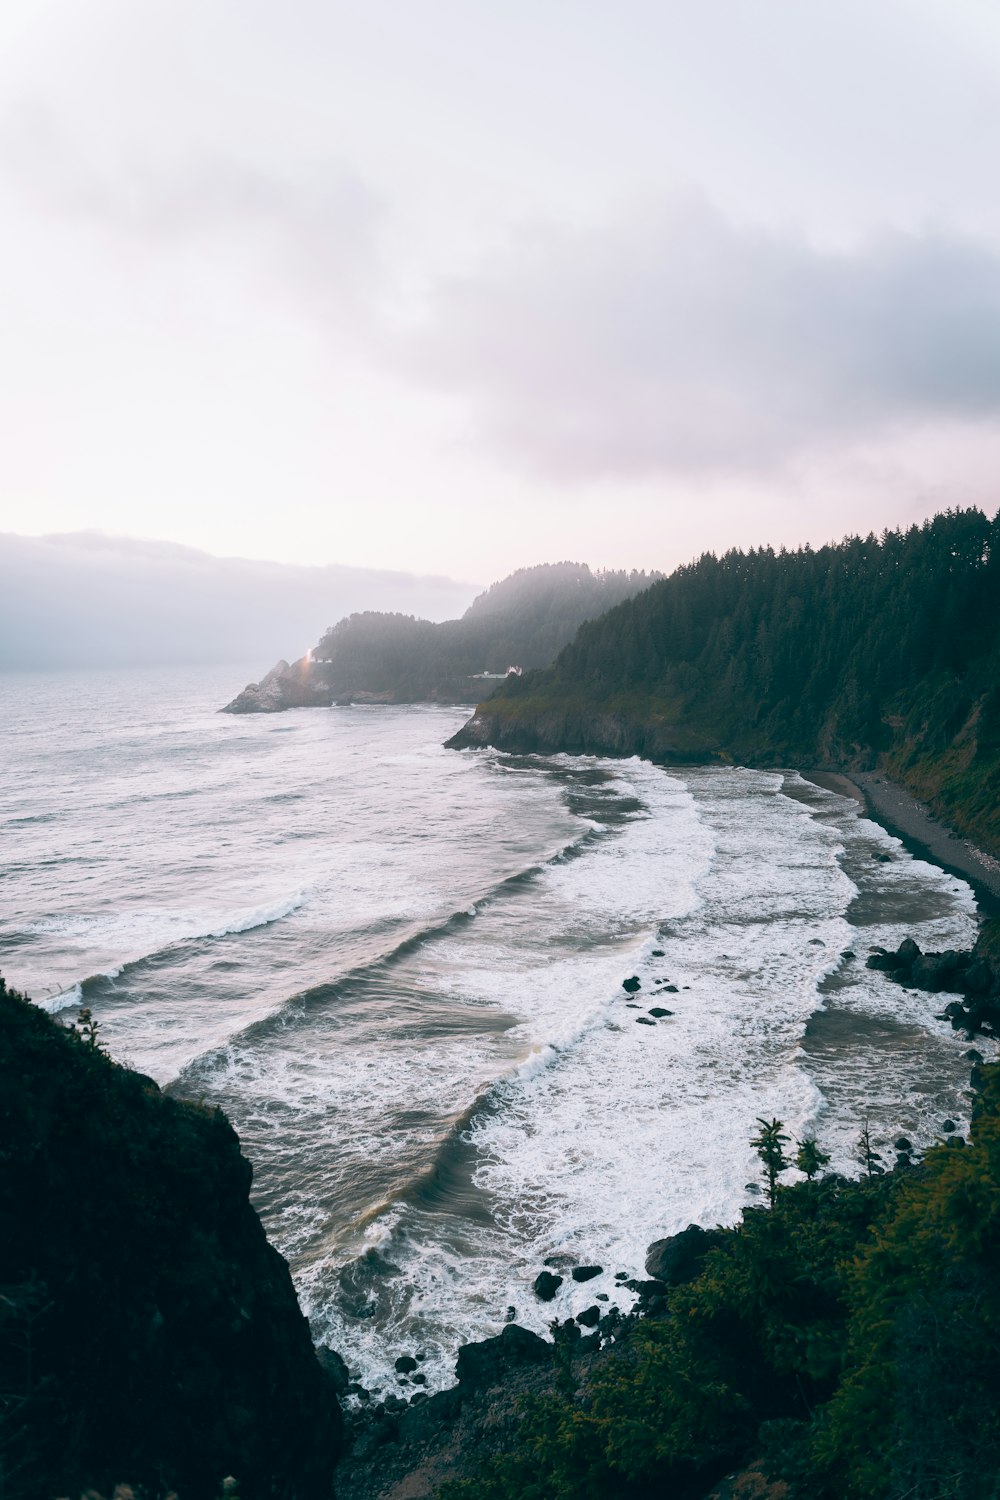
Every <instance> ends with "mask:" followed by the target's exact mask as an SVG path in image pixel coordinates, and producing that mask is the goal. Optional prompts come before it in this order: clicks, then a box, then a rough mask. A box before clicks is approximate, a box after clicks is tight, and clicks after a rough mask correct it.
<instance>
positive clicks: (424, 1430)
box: [398, 1386, 462, 1443]
mask: <svg viewBox="0 0 1000 1500" xmlns="http://www.w3.org/2000/svg"><path fill="white" fill-rule="evenodd" d="M418 1397H419V1398H420V1399H419V1400H418V1399H417V1398H418ZM461 1409H462V1393H461V1391H459V1390H458V1389H457V1388H456V1387H454V1386H453V1387H452V1389H451V1390H449V1391H438V1392H437V1394H436V1395H434V1396H428V1395H427V1392H426V1391H415V1392H414V1395H413V1401H412V1402H411V1404H410V1405H409V1406H407V1407H406V1409H405V1410H404V1412H403V1413H402V1415H401V1416H400V1418H399V1427H398V1432H399V1441H400V1442H401V1443H426V1442H427V1441H428V1440H429V1439H431V1438H433V1437H434V1436H436V1434H437V1433H438V1432H440V1431H441V1430H442V1429H443V1428H447V1427H450V1426H451V1425H452V1423H453V1422H455V1421H456V1419H457V1417H458V1414H459V1412H460V1411H461Z"/></svg>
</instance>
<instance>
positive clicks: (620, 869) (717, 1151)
mask: <svg viewBox="0 0 1000 1500" xmlns="http://www.w3.org/2000/svg"><path fill="white" fill-rule="evenodd" d="M250 675H252V673H251V671H249V670H247V671H246V672H243V673H241V672H239V671H237V672H235V673H234V672H232V671H229V672H220V671H218V670H214V671H208V670H205V669H199V670H197V671H194V670H192V671H188V672H184V671H177V672H166V671H158V672H152V673H139V672H126V671H123V672H109V673H90V674H88V673H79V674H68V675H62V674H46V675H39V676H31V675H10V676H7V677H4V678H2V679H0V684H2V690H3V713H2V722H0V830H2V837H3V849H4V857H3V861H2V867H0V877H2V882H3V887H2V888H3V894H4V900H3V905H2V922H0V959H2V966H3V970H4V973H5V975H6V977H7V979H8V982H9V983H11V984H13V985H15V986H16V987H18V988H21V989H23V990H26V991H27V992H29V993H30V994H31V995H32V997H33V998H34V1000H35V1001H36V1003H38V1004H40V1005H43V1006H45V1007H46V1008H48V1009H49V1010H51V1011H53V1012H55V1013H57V1014H58V1015H59V1016H60V1019H61V1020H63V1021H67V1022H72V1021H73V1020H74V1018H75V1016H76V1015H77V1014H78V1011H79V1007H80V1006H81V1005H87V1006H89V1007H90V1008H91V1010H92V1011H93V1013H94V1015H95V1016H96V1018H97V1020H98V1022H99V1025H100V1036H101V1039H102V1041H103V1042H104V1044H105V1045H106V1046H107V1048H108V1049H109V1051H110V1052H111V1053H112V1055H113V1056H115V1057H116V1058H119V1059H121V1060H123V1061H126V1062H128V1063H129V1064H130V1065H131V1066H133V1067H135V1068H137V1069H139V1070H140V1071H141V1072H143V1073H146V1074H148V1075H150V1076H152V1077H153V1078H155V1079H156V1080H157V1082H158V1083H160V1084H161V1086H164V1087H167V1088H169V1089H170V1090H171V1091H173V1092H175V1093H177V1094H178V1095H181V1096H184V1097H188V1098H192V1099H197V1100H201V1101H204V1102H206V1103H209V1104H218V1105H220V1106H221V1107H222V1108H223V1109H224V1110H225V1111H226V1113H227V1114H228V1116H229V1117H230V1119H231V1120H232V1122H233V1124H234V1125H235V1127H236V1129H237V1130H238V1131H239V1134H240V1137H241V1140H242V1143H243V1150H244V1153H245V1154H246V1155H247V1156H248V1157H249V1159H250V1161H251V1162H252V1163H253V1167H254V1201H255V1203H256V1205H257V1207H258V1209H259V1211H260V1213H261V1215H262V1217H263V1219H264V1223H265V1225H266V1228H267V1231H268V1234H269V1236H270V1238H271V1239H272V1241H273V1242H274V1243H275V1244H276V1245H277V1246H278V1248H279V1249H280V1250H281V1251H282V1253H283V1254H284V1255H285V1256H286V1257H287V1258H288V1260H289V1263H290V1265H291V1268H292V1273H293V1276H294V1278H295V1282H296V1286H297V1289H298V1292H299V1296H300V1300H301V1301H302V1305H303V1307H304V1309H305V1311H306V1312H307V1314H308V1315H309V1317H310V1320H311V1323H312V1327H313V1332H314V1335H315V1337H316V1338H317V1340H319V1341H322V1342H326V1343H328V1344H330V1345H331V1346H333V1347H334V1348H336V1349H338V1350H340V1351H341V1352H342V1353H343V1354H344V1356H345V1358H346V1359H347V1361H348V1364H349V1367H350V1369H351V1371H352V1372H353V1373H354V1374H355V1376H356V1377H357V1378H358V1379H359V1380H360V1381H361V1382H362V1383H363V1384H364V1385H365V1386H366V1387H368V1388H370V1389H372V1390H373V1391H377V1392H385V1391H388V1390H389V1389H393V1388H397V1386H398V1379H399V1378H398V1377H397V1376H396V1374H395V1372H394V1370H393V1361H394V1359H395V1358H396V1356H398V1355H399V1354H401V1353H413V1354H419V1355H421V1356H422V1359H421V1368H422V1369H423V1371H424V1373H425V1374H426V1376H427V1382H428V1388H433V1387H434V1386H435V1385H444V1384H448V1383H450V1382H451V1380H452V1379H453V1370H454V1359H455V1352H456V1349H457V1347H458V1346H459V1345H460V1344H461V1343H463V1342H466V1341H468V1340H470V1339H476V1338H482V1337H486V1336H488V1335H490V1334H493V1333H496V1332H498V1331H499V1329H500V1328H501V1327H502V1326H503V1324H504V1322H505V1321H506V1320H508V1319H510V1318H512V1317H513V1318H516V1319H517V1321H518V1322H520V1323H522V1324H524V1325H526V1326H527V1327H530V1328H533V1329H536V1330H537V1331H539V1332H544V1331H545V1330H546V1327H547V1325H548V1323H549V1321H550V1320H551V1319H552V1318H554V1317H558V1318H565V1317H569V1316H573V1315H575V1314H576V1313H577V1312H579V1311H580V1310H582V1309H583V1308H584V1307H586V1306H588V1305H590V1304H591V1303H593V1302H594V1301H595V1298H596V1297H597V1296H598V1295H599V1294H600V1295H601V1296H602V1297H606V1298H607V1301H606V1302H605V1301H603V1300H602V1301H601V1302H600V1303H599V1305H600V1306H601V1307H602V1309H606V1308H608V1307H610V1306H612V1305H614V1304H617V1305H618V1306H620V1307H622V1308H623V1309H624V1308H627V1306H628V1305H629V1303H630V1300H631V1294H630V1293H629V1292H628V1291H627V1290H623V1289H622V1288H621V1287H620V1285H619V1284H618V1282H616V1280H615V1273H616V1272H624V1273H627V1274H628V1275H629V1276H630V1277H641V1276H642V1275H643V1260H644V1255H645V1250H646V1247H647V1245H648V1244H649V1243H650V1242H651V1241H652V1240H653V1239H656V1238H658V1237H661V1236H663V1235H665V1234H669V1233H672V1232H675V1231H676V1230H678V1229H680V1228H683V1227H684V1225H686V1224H688V1223H689V1222H692V1221H695V1222H700V1223H702V1224H713V1223H731V1222H733V1221H734V1220H735V1219H736V1218H737V1217H738V1215H739V1213H740V1211H741V1209H742V1208H743V1207H744V1206H746V1205H749V1204H754V1203H759V1202H760V1168H759V1163H758V1162H757V1160H756V1157H755V1156H754V1153H753V1150H752V1148H751V1146H750V1139H751V1137H752V1135H753V1134H754V1131H755V1128H756V1126H755V1122H756V1120H757V1118H758V1117H765V1118H767V1119H771V1118H772V1117H777V1118H779V1119H781V1120H782V1121H784V1123H785V1126H786V1130H787V1132H788V1133H789V1135H791V1136H792V1137H794V1138H801V1137H802V1136H803V1135H805V1134H814V1135H815V1136H816V1137H817V1139H818V1141H819V1142H820V1144H821V1146H822V1147H823V1148H824V1149H826V1150H827V1151H829V1152H830V1154H831V1156H832V1165H833V1166H834V1167H835V1168H837V1169H839V1170H842V1171H848V1172H856V1171H858V1170H859V1168H858V1164H857V1161H856V1153H855V1147H856V1141H857V1137H858V1135H859V1133H860V1130H861V1128H862V1126H863V1124H864V1122H865V1121H866V1120H867V1121H868V1123H869V1128H870V1130H871V1133H872V1135H873V1137H874V1139H875V1142H876V1145H877V1146H878V1147H879V1149H880V1151H881V1152H882V1153H883V1155H884V1156H885V1157H886V1159H887V1160H891V1158H892V1142H893V1140H894V1139H895V1138H896V1137H897V1136H899V1135H901V1134H903V1135H906V1136H907V1137H909V1139H910V1140H911V1141H913V1142H914V1143H915V1144H916V1145H918V1146H919V1145H925V1144H927V1143H928V1142H930V1141H931V1140H932V1139H933V1138H934V1137H935V1135H936V1134H937V1133H938V1132H939V1131H940V1127H941V1124H942V1122H943V1120H944V1119H945V1117H947V1116H950V1117H951V1118H953V1119H954V1120H956V1121H957V1122H959V1124H960V1125H963V1124H964V1123H965V1122H966V1121H967V1118H968V1113H969V1093H968V1081H969V1063H968V1060H967V1059H966V1057H965V1055H964V1054H965V1052H966V1051H967V1044H966V1043H964V1042H963V1040H962V1039H961V1037H958V1036H956V1034H955V1033H953V1032H952V1031H951V1029H950V1027H949V1026H947V1025H945V1024H943V1023H942V1022H940V1021H939V1020H937V1019H936V1018H935V1013H936V1011H937V1010H938V1009H939V1006H940V1000H939V999H938V998H937V997H934V996H930V995H926V994H920V993H915V992H909V993H908V992H906V991H904V990H903V989H901V988H900V987H899V986H897V985H894V984H892V983H890V982H889V981H888V980H887V979H886V978H885V977H884V976H883V975H881V974H878V973H875V972H872V971H870V970H868V969H866V967H865V958H866V957H867V954H868V952H869V950H870V949H871V948H872V947H873V946H875V945H877V944H881V945H884V946H886V947H894V946H896V945H897V944H898V943H899V941H900V940H901V939H902V938H903V937H904V936H907V935H912V936H914V937H916V939H917V941H918V942H919V943H920V944H921V946H922V947H925V948H929V949H939V948H945V947H967V946H969V945H970V944H971V942H972V941H973V939H974V936H975V929H976V905H975V899H974V896H973V893H972V891H971V889H970V888H969V887H968V885H966V884H965V883H964V882H963V881H961V880H960V879H958V878H957V877H955V876H953V875H950V874H947V873H945V872H943V871H942V870H940V869H938V868H937V867H935V866H933V865H930V864H926V863H924V862H922V861H920V860H917V859H914V858H912V857H911V856H910V855H909V854H908V853H907V852H906V850H905V849H904V848H903V847H902V846H901V844H900V843H899V842H898V840H896V839H895V838H893V837H892V836H891V835H890V834H888V833H886V832H885V831H884V830H883V829H881V828H880V827H879V826H878V825H876V824H874V823H872V822H870V821H869V820H868V819H867V818H866V817H865V816H864V815H863V812H862V809H861V808H860V807H859V805H858V804H857V803H856V802H855V801H854V800H852V799H850V798H846V797H842V796H839V795H837V794H835V793H832V792H829V791H825V790H821V789H820V788H819V787H817V786H815V785H813V784H812V783H810V782H808V781H806V780H803V778H802V777H801V776H800V775H799V774H798V772H797V771H796V770H795V769H793V768H790V769H788V770H786V771H757V770H749V769H745V768H730V767H710V768H708V767H706V768H681V769H676V770H669V771H667V770H664V769H662V768H658V767H655V766H652V765H650V764H648V763H645V762H642V761H639V760H635V759H632V760H628V761H615V760H608V759H601V758H596V757H570V756H559V755H557V756H548V757H536V756H526V757H514V756H508V755H502V754H499V753H497V752H495V751H493V750H476V751H463V752H458V753H456V752H454V751H448V750H445V749H444V748H443V742H444V741H445V740H446V739H447V738H448V736H449V735H450V734H452V733H453V732H454V730H455V729H457V728H458V726H459V724H460V723H461V722H462V721H463V719H464V718H465V716H466V710H463V709H461V708H441V707H432V706H427V705H419V706H408V707H359V706H355V707H351V708H336V709H331V710H318V709H312V710H298V711H294V712H290V713H286V714H282V715H276V716H259V717H249V718H233V717H229V716H227V715H222V714H219V713H217V712H216V709H217V707H218V705H219V704H220V703H222V702H225V701H226V700H227V699H228V698H229V697H231V696H232V693H233V691H235V689H236V688H237V687H238V686H239V684H240V681H241V680H242V678H243V677H248V676H250ZM632 979H635V980H638V984H639V987H638V988H637V989H636V988H634V986H633V987H632V990H631V992H630V991H629V990H626V989H625V988H623V981H625V980H632ZM653 1009H657V1010H664V1011H669V1012H670V1014H668V1015H663V1016H660V1017H654V1016H652V1015H651V1014H650V1011H651V1010H653ZM547 1260H548V1261H550V1262H551V1263H553V1264H554V1265H555V1266H556V1268H557V1269H560V1268H561V1269H562V1271H563V1274H564V1277H565V1279H564V1284H563V1286H562V1287H561V1289H560V1290H559V1292H558V1294H557V1296H556V1298H555V1300H554V1301H553V1302H551V1303H548V1304H543V1303H541V1302H540V1301H539V1300H538V1299H537V1298H536V1297H535V1296H534V1294H533V1292H532V1289H531V1286H532V1282H533V1280H534V1278H535V1276H536V1275H537V1274H538V1272H539V1270H541V1269H542V1266H543V1263H544V1262H545V1261H547ZM583 1262H586V1263H589V1264H597V1265H600V1266H602V1267H603V1268H604V1269H603V1272H602V1274H601V1275H600V1276H599V1277H597V1278H595V1279H593V1280H591V1281H589V1282H587V1283H586V1284H584V1285H577V1284H576V1283H574V1282H573V1281H572V1279H571V1278H570V1277H569V1275H568V1270H569V1268H570V1267H571V1266H572V1265H573V1264H575V1263H583Z"/></svg>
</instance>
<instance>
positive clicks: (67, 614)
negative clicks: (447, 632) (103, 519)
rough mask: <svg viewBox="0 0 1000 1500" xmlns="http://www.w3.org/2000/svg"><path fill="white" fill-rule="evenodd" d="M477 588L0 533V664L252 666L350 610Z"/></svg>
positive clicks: (139, 544)
mask: <svg viewBox="0 0 1000 1500" xmlns="http://www.w3.org/2000/svg"><path fill="white" fill-rule="evenodd" d="M478 592H479V588H478V586H476V585H474V584H469V583H461V582H457V581H456V580H454V579H451V578H442V577H427V576H420V575H417V574H414V573H398V572H392V571H390V570H388V569H374V568H350V567H344V566H339V565H337V564H331V565H329V566H327V567H313V568H310V567H295V566H291V565H285V564H281V563H269V562H254V561H252V560H250V559H247V558H236V557H213V556H211V555H210V554H209V553H207V552H199V551H197V550H196V549H194V548H191V547H182V546H178V545H177V544H175V543H170V542H155V541H144V540H141V539H134V538H131V537H120V536H106V535H104V534H103V533H99V532H75V533H70V534H62V535H57V536H47V537H28V536H17V535H14V534H12V533H9V532H8V533H6V534H2V533H0V668H6V669H18V668H20V669H23V668H39V667H42V668H49V667H81V666H86V667H90V666H112V667H114V666H159V665H167V664H176V663H184V662H199V663H200V662H205V663H208V662H233V663H236V664H238V665H239V666H240V667H241V668H246V669H247V670H249V669H251V668H255V670H256V672H257V674H258V675H259V674H260V673H261V672H264V671H266V670H267V668H268V667H270V666H272V665H273V663H274V661H275V660H276V658H278V657H279V656H284V657H286V658H288V659H294V658H296V657H298V656H301V655H302V653H303V651H305V649H306V647H307V646H310V645H313V644H315V642H316V641H317V640H318V639H319V637H320V636H321V635H322V633H323V631H324V630H325V629H326V628H327V626H329V625H331V624H334V623H335V622H336V621H337V620H339V619H341V618H342V617H343V616H344V615H347V614H351V613H353V612H354V611H355V610H364V609H385V610H399V611H400V612H402V613H403V614H416V615H421V616H423V617H424V618H429V619H432V620H442V619H450V618H454V617H455V616H457V615H460V614H461V613H462V611H463V610H464V609H466V608H467V606H468V605H469V604H470V603H471V602H472V599H473V598H474V596H475V595H476V594H477V593H478ZM238 685H239V684H237V686H238ZM234 690H235V689H234Z"/></svg>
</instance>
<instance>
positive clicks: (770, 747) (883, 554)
mask: <svg viewBox="0 0 1000 1500" xmlns="http://www.w3.org/2000/svg"><path fill="white" fill-rule="evenodd" d="M479 713H480V716H481V717H482V718H483V719H484V720H485V721H487V722H489V723H491V725H492V726H493V728H491V730H490V737H491V738H493V739H494V742H495V743H509V741H510V733H508V735H507V738H506V740H505V739H504V736H503V730H504V729H505V728H506V729H507V730H508V731H511V730H512V729H513V728H515V727H516V726H518V725H520V726H521V728H522V731H523V732H522V734H521V740H522V743H523V747H524V748H528V747H529V746H530V743H531V739H530V726H531V725H532V723H533V722H537V720H538V717H539V715H541V714H545V715H547V716H548V723H549V724H550V726H551V724H552V723H554V722H557V720H558V716H559V715H562V716H563V722H564V723H565V724H566V725H567V726H569V725H571V724H574V723H575V724H576V725H579V723H580V721H581V716H582V717H583V718H587V717H589V718H591V719H593V718H594V716H596V715H600V714H604V715H613V716H617V718H618V720H619V721H621V722H624V723H625V724H631V725H633V726H634V725H646V726H649V727H650V729H651V730H652V729H654V728H655V729H656V736H653V737H654V738H656V737H658V739H659V742H660V743H667V744H673V745H674V747H675V751H676V758H678V759H684V758H692V759H697V758H711V757H715V756H717V757H719V758H721V759H724V760H726V759H728V760H736V761H741V762H752V763H755V764H790V765H799V766H801V765H812V766H820V765H826V766H831V767H837V766H840V767H851V766H855V767H857V768H871V767H874V766H882V767H883V768H884V769H885V770H886V772H887V773H888V774H889V775H891V776H894V777H895V778H897V779H898V780H900V781H902V782H904V783H905V784H906V785H907V786H909V787H910V788H911V789H912V790H913V791H914V792H915V793H916V794H917V795H918V796H922V797H924V798H926V799H928V800H930V801H931V803H932V805H933V806H934V807H935V809H936V811H938V812H939V813H940V814H942V815H944V816H946V817H947V818H948V819H949V820H951V821H953V822H954V823H955V824H956V825H957V826H958V827H959V828H961V829H962V830H964V831H966V832H969V833H972V834H973V835H974V836H975V837H976V838H978V839H979V840H980V841H982V843H983V844H984V845H985V846H986V847H988V848H990V849H992V850H993V851H994V852H996V851H997V849H998V848H1000V512H998V514H997V515H996V516H994V517H993V518H992V519H990V518H989V517H988V516H986V515H985V514H984V513H983V512H982V511H980V510H978V509H974V508H972V509H955V510H949V511H945V512H944V513H942V514H940V515H937V516H935V517H934V518H933V519H932V520H929V521H927V522H925V523H924V524H923V525H919V526H912V527H910V528H909V529H907V530H897V531H887V532H885V533H883V534H882V535H881V536H874V535H871V536H868V537H865V538H861V537H849V538H847V539H846V540H845V541H843V542H841V543H839V544H837V545H831V546H825V547H821V548H818V549H815V550H814V549H812V548H810V547H804V548H800V549H798V550H796V551H785V550H784V549H782V550H780V551H775V550H774V549H773V548H770V547H763V548H759V549H754V550H750V551H748V552H742V551H736V550H733V551H730V552H726V553H725V554H724V555H723V556H721V557H717V556H715V555H714V554H711V553H707V554H705V555H704V556H702V557H701V558H699V559H698V560H697V561H696V562H693V563H691V564H690V565H687V566H684V567H680V568H678V569H677V570H676V571H675V572H674V573H672V574H671V575H670V576H669V577H668V578H665V579H662V580H660V581H659V582H656V583H654V584H653V585H652V587H650V588H648V589H647V590H645V591H644V592H643V593H641V594H638V595H637V596H636V597H634V598H632V599H629V600H627V601H624V602H623V603H621V604H619V605H618V606H617V607H616V608H614V609H611V610H610V611H609V612H608V613H607V614H605V615H603V616H602V617H601V618H600V619H594V620H590V621H588V622H587V623H586V624H585V625H583V626H582V627H581V629H580V630H579V632H578V633H577V635H576V636H575V638H574V639H573V640H572V642H570V643H569V644H568V645H567V646H566V647H565V649H564V650H563V651H562V652H561V653H560V655H559V656H558V657H557V658H556V660H555V662H554V663H553V665H552V666H551V667H550V668H549V669H548V670H547V671H541V672H538V671H536V672H532V673H526V674H525V676H524V677H523V678H521V679H519V680H517V681H514V682H507V683H504V684H503V685H502V686H501V687H499V688H498V690H497V691H496V693H495V694H494V695H493V696H492V698H491V699H490V700H488V702H486V703H485V704H483V705H481V707H480V710H479ZM565 734H566V738H567V739H568V740H569V741H570V743H566V744H565V745H564V748H566V749H579V748H588V749H590V748H592V749H595V750H600V749H602V748H604V747H603V746H602V745H601V743H600V738H599V736H597V737H594V739H593V742H592V743H588V742H587V735H586V732H582V731H580V730H579V728H578V729H576V730H575V731H574V730H573V729H571V728H569V727H567V729H566V731H565ZM551 738H552V734H551V729H550V734H549V739H550V740H551ZM637 743H638V748H640V749H641V738H640V741H639V742H637ZM635 747H636V746H633V748H635ZM539 748H542V746H541V745H539ZM544 748H548V749H551V748H554V745H553V744H552V743H546V744H545V746H544ZM654 758H656V756H655V755H654Z"/></svg>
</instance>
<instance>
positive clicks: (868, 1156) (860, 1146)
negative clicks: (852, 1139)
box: [855, 1115, 885, 1177]
mask: <svg viewBox="0 0 1000 1500" xmlns="http://www.w3.org/2000/svg"><path fill="white" fill-rule="evenodd" d="M855 1155H856V1156H857V1159H858V1161H859V1162H860V1163H861V1165H862V1166H863V1167H864V1169H865V1175H866V1176H867V1177H875V1176H877V1175H878V1173H879V1172H884V1171H885V1167H884V1165H883V1160H882V1154H881V1152H880V1151H876V1150H875V1147H874V1145H873V1144H872V1137H871V1131H870V1129H869V1127H868V1117H867V1115H866V1116H865V1123H864V1124H863V1125H862V1127H861V1134H860V1135H859V1136H858V1140H857V1145H856V1147H855Z"/></svg>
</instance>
